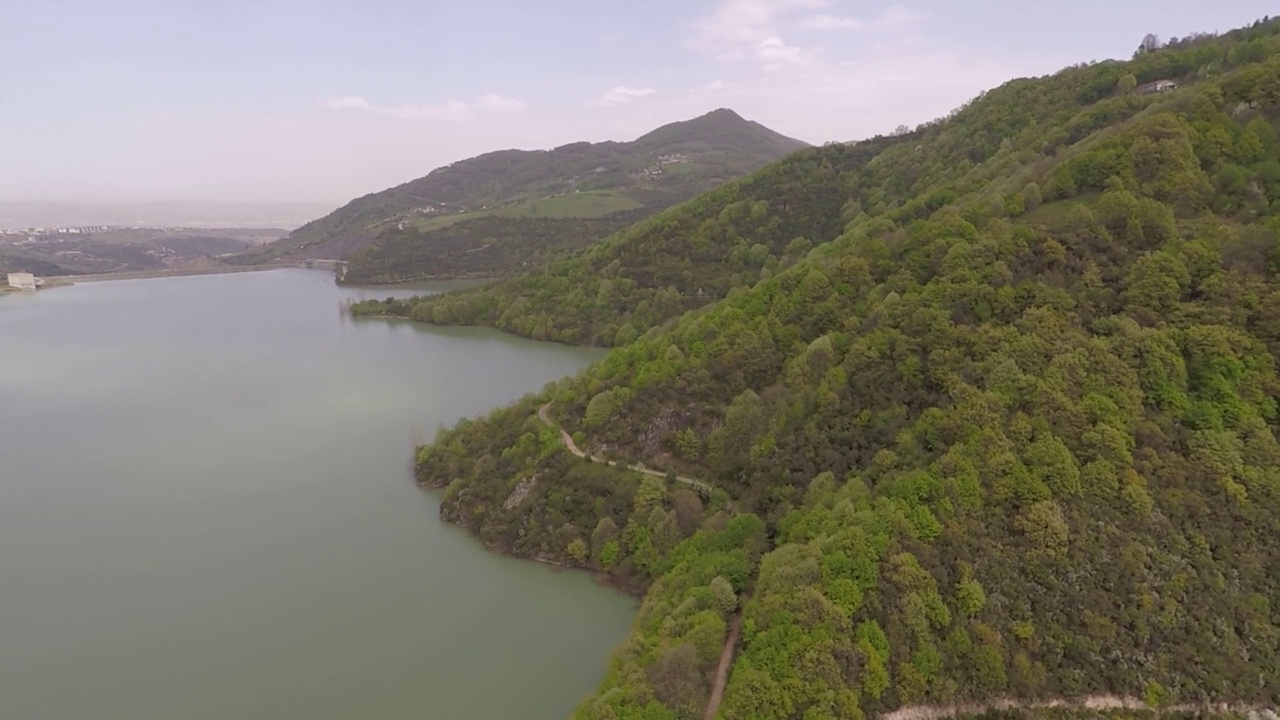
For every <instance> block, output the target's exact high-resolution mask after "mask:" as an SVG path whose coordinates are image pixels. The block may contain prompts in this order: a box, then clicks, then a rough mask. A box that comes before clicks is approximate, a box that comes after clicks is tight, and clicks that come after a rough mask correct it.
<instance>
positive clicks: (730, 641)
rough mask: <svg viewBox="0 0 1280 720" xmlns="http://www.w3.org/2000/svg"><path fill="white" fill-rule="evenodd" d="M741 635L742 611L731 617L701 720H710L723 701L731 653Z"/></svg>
mask: <svg viewBox="0 0 1280 720" xmlns="http://www.w3.org/2000/svg"><path fill="white" fill-rule="evenodd" d="M741 634H742V611H741V610H739V611H738V613H737V614H736V615H734V616H733V624H731V625H730V626H729V637H727V638H725V641H724V650H721V651H720V664H719V665H717V666H716V681H715V685H712V686H711V697H710V698H708V700H707V711H706V712H705V713H703V715H702V718H703V720H711V718H713V717H715V716H716V711H717V710H719V709H720V701H721V700H723V699H724V686H725V685H726V684H728V682H729V668H730V667H731V666H732V665H733V653H734V651H735V650H737V648H738V636H739V635H741Z"/></svg>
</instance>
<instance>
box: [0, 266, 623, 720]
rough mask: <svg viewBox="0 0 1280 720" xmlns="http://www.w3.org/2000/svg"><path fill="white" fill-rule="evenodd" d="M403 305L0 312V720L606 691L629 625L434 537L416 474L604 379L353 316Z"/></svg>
mask: <svg viewBox="0 0 1280 720" xmlns="http://www.w3.org/2000/svg"><path fill="white" fill-rule="evenodd" d="M387 294H389V292H388V291H382V290H377V291H373V290H371V291H361V290H353V289H346V288H339V287H336V286H335V285H334V283H333V279H332V277H330V276H329V275H327V274H326V273H322V272H317V271H305V270H278V271H272V272H261V273H245V274H233V275H209V276H201V277H183V278H168V279H160V280H138V281H122V282H107V283H87V284H82V285H77V286H74V287H68V288H58V289H53V290H47V291H40V292H37V293H32V294H10V295H8V296H5V297H2V298H0V718H4V719H6V720H8V719H13V720H44V719H46V718H47V719H57V720H63V719H66V720H117V719H118V720H150V719H153V718H154V719H157V720H196V719H203V718H218V719H220V720H221V719H227V720H230V719H233V718H234V719H238V720H256V719H259V718H262V719H266V718H271V719H273V720H275V719H284V718H298V719H299V720H301V719H303V718H306V719H307V720H327V719H330V718H333V719H337V718H342V719H344V720H345V719H347V718H370V719H374V718H377V719H383V718H386V719H396V718H429V719H433V720H434V719H436V718H439V719H441V720H454V719H458V720H462V719H476V720H487V719H493V720H509V719H510V720H515V719H520V720H544V719H545V720H553V719H555V720H558V719H560V718H564V717H565V716H566V715H567V714H568V713H569V711H570V710H572V708H573V706H574V705H575V704H576V703H577V702H578V701H579V700H580V699H581V698H582V697H583V696H584V695H585V694H587V693H588V692H590V691H591V690H592V689H593V688H594V687H595V685H596V683H597V682H598V681H599V679H600V677H601V675H602V673H603V671H604V668H605V665H606V662H607V657H608V654H609V652H610V651H611V649H612V648H613V647H614V646H615V645H616V644H617V643H618V642H619V641H620V640H621V638H622V637H623V635H624V634H625V632H626V629H627V627H628V624H629V623H630V621H631V618H632V615H633V612H634V602H633V601H632V600H631V599H630V598H627V597H625V596H622V595H620V594H618V593H616V592H614V591H612V590H609V589H606V588H603V587H600V586H598V585H596V584H595V583H594V582H593V580H592V579H591V578H590V577H588V576H587V575H586V574H581V573H573V572H563V571H555V570H553V569H551V568H548V567H546V566H543V565H539V564H536V563H532V562H526V561H519V560H514V559H510V558H505V557H501V556H498V555H495V554H493V553H490V552H488V551H486V550H484V549H483V548H482V547H481V546H480V544H479V543H478V542H477V541H475V540H474V539H473V538H471V537H470V536H469V535H467V534H465V533H463V532H461V531H459V530H458V529H457V528H454V527H452V526H448V525H445V524H442V523H441V522H440V520H439V519H438V516H437V507H438V502H437V498H436V497H435V496H434V495H433V494H431V493H427V492H424V491H422V490H419V489H418V488H417V487H416V486H415V485H414V484H413V482H412V477H411V473H410V461H411V455H412V453H411V444H412V439H413V437H414V433H415V428H416V429H417V432H419V433H421V434H423V435H424V436H430V434H431V433H432V432H433V431H434V429H435V428H436V427H437V426H438V425H440V424H441V423H443V424H447V425H448V424H452V423H453V422H454V421H456V420H457V419H458V418H461V417H464V416H472V415H476V414H479V413H482V412H485V411H487V410H489V409H491V408H494V407H496V406H499V405H502V404H504V403H506V402H508V401H511V400H514V399H515V398H517V397H519V396H520V395H522V394H524V393H526V392H530V391H534V390H537V389H539V388H541V387H542V386H543V385H544V384H545V383H546V382H548V381H550V380H553V379H555V378H559V377H562V376H564V375H567V374H570V373H572V372H574V371H576V370H578V369H579V368H582V367H584V366H585V365H586V364H588V363H589V362H591V361H592V360H594V359H596V358H598V357H599V353H597V352H594V351H589V350H582V349H576V348H569V347H563V346H558V345H552V344H547V343H537V342H533V341H528V340H523V339H520V338H515V337H512V336H509V335H504V334H501V333H497V332H493V331H488V330H480V329H451V328H432V327H427V326H421V325H415V324H409V323H388V322H382V321H377V320H373V321H370V320H365V321H356V320H352V319H350V318H347V317H346V316H345V315H344V314H343V313H342V312H341V308H340V305H341V303H342V301H343V300H345V299H347V298H359V297H363V296H366V295H367V296H370V297H382V296H385V295H387ZM401 294H403V291H401Z"/></svg>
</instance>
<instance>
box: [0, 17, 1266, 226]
mask: <svg viewBox="0 0 1280 720" xmlns="http://www.w3.org/2000/svg"><path fill="white" fill-rule="evenodd" d="M1274 11H1275V8H1272V7H1268V3H1267V2H1264V1H1262V0H1231V1H1230V2H1216V3H1206V2H1184V1H1182V0H1174V1H1172V2H1170V1H1164V2H1160V1H1157V0H1142V1H1138V2H1116V1H1115V0H1110V1H1106V2H1104V1H1103V0H1075V1H1074V2H1052V3H1048V2H1045V3H1036V2H1014V1H1013V0H994V1H990V2H972V1H971V2H964V3H961V2H951V1H945V0H902V2H872V1H867V0H646V2H639V3H607V2H600V1H599V0H593V1H590V2H588V1H586V0H542V1H538V2H535V1H533V0H524V1H523V2H517V1H516V0H467V1H466V2H449V3H440V2H433V1H432V0H418V1H416V2H415V1H412V0H359V1H355V0H345V1H337V0H313V1H308V2H302V1H301V0H257V1H254V2H248V1H244V0H201V1H199V2H197V1H194V0H170V1H168V2H160V1H159V0H134V1H132V2H128V1H123V0H0V29H2V33H3V34H2V35H0V37H2V38H3V39H2V40H0V102H2V104H0V199H20V200H27V199H50V200H72V201H116V200H164V199H185V200H272V201H276V200H282V201H283V200H308V201H310V200H319V201H335V202H337V201H343V200H346V199H348V198H350V197H352V196H355V195H360V194H364V193H367V192H372V191H376V190H379V189H382V188H384V187H387V186H389V185H392V184H395V183H399V182H403V181H405V180H409V179H412V178H414V177H417V176H420V175H423V174H425V173H426V172H428V171H429V170H431V169H432V168H434V167H437V166H439V165H442V164H446V163H449V162H452V161H455V160H459V159H462V158H465V157H469V156H472V155H475V154H478V153H481V152H485V151H488V150H495V149H501V148H507V147H520V148H545V147H553V146H555V145H559V144H563V143H567V142H572V141H576V140H581V139H586V140H605V139H615V140H627V139H631V138H633V137H635V136H637V135H639V134H641V133H643V132H645V131H647V130H649V129H651V128H652V127H655V126H657V125H659V124H662V123H665V122H670V121H673V120H679V119H684V118H688V117H692V116H694V115H697V114H701V113H703V112H707V111H709V110H713V109H715V108H717V107H731V108H733V109H735V110H737V111H738V112H739V113H741V114H743V115H744V116H746V117H748V118H750V119H753V120H758V121H760V122H763V123H765V124H766V125H769V126H770V127H772V128H774V129H776V130H778V131H780V132H783V133H786V134H788V135H792V136H794V137H798V138H800V139H802V140H806V141H808V142H812V143H820V142H823V141H826V140H850V139H856V138H861V137H866V136H869V135H872V134H875V133H877V132H883V131H888V130H891V129H892V128H893V127H895V126H897V125H898V124H901V123H905V124H908V125H914V124H916V123H919V122H922V121H925V120H929V119H931V118H933V117H937V116H939V115H943V114H945V113H946V112H947V111H949V110H950V109H951V108H953V107H955V106H956V105H958V104H960V103H962V102H964V101H965V100H966V99H968V98H970V97H972V96H973V95H974V94H976V93H977V92H979V91H980V90H983V89H986V88H990V87H992V86H995V85H997V84H999V83H1001V82H1004V81H1005V80H1008V79H1010V78H1012V77H1017V76H1025V75H1038V74H1044V73H1048V72H1052V71H1054V70H1057V69H1058V68H1060V67H1062V66H1063V65H1067V64H1070V63H1074V62H1081V61H1087V60H1097V59H1105V58H1115V57H1128V56H1129V55H1130V54H1131V53H1132V51H1133V48H1135V47H1136V46H1137V44H1138V42H1139V40H1141V38H1142V36H1143V35H1144V34H1145V33H1148V32H1156V33H1158V34H1160V35H1161V36H1162V37H1168V36H1170V35H1186V34H1188V33H1190V32H1193V31H1212V30H1228V29H1231V28H1233V27H1237V26H1240V25H1244V24H1247V23H1250V22H1252V21H1253V20H1255V19H1256V18H1258V17H1261V16H1262V15H1264V14H1267V13H1270V12H1274Z"/></svg>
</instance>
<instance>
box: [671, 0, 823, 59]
mask: <svg viewBox="0 0 1280 720" xmlns="http://www.w3.org/2000/svg"><path fill="white" fill-rule="evenodd" d="M829 4H830V0H724V2H722V3H721V4H720V7H719V8H717V9H716V11H715V12H714V13H712V14H711V15H710V16H709V17H707V18H704V19H703V20H701V21H699V22H698V23H697V24H696V25H695V26H694V33H693V36H692V37H690V38H689V39H688V40H687V41H686V42H685V46H686V47H688V48H690V49H692V50H698V51H700V52H704V53H707V54H708V55H711V56H712V57H714V58H716V59H717V60H744V59H748V58H756V59H761V55H762V53H763V55H765V56H766V57H767V56H772V57H773V59H776V58H777V56H778V49H779V46H781V47H783V48H786V47H787V46H786V44H785V43H783V42H782V40H781V39H780V37H779V25H780V21H781V20H782V18H783V17H785V16H786V15H789V14H792V13H794V12H796V11H799V10H820V9H822V8H824V7H827V6H828V5H829ZM784 54H789V55H790V56H791V57H793V58H794V57H797V54H796V53H794V52H791V53H784Z"/></svg>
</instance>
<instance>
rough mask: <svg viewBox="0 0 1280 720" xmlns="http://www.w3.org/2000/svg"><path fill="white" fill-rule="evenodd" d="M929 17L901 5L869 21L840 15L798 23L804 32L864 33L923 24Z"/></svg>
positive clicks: (820, 16)
mask: <svg viewBox="0 0 1280 720" xmlns="http://www.w3.org/2000/svg"><path fill="white" fill-rule="evenodd" d="M927 19H929V16H928V15H926V14H924V13H918V12H915V11H914V10H910V9H908V8H905V7H903V6H901V5H894V6H893V7H890V8H886V9H885V10H884V12H882V13H880V14H879V15H877V16H876V17H874V18H872V19H870V20H863V19H861V18H856V17H847V16H840V15H826V14H818V15H811V16H809V17H807V18H805V19H804V20H802V21H801V22H800V27H802V28H804V29H805V30H855V31H857V32H866V31H871V30H891V29H895V28H903V27H907V26H910V25H915V24H917V23H921V22H924V21H925V20H927Z"/></svg>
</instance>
